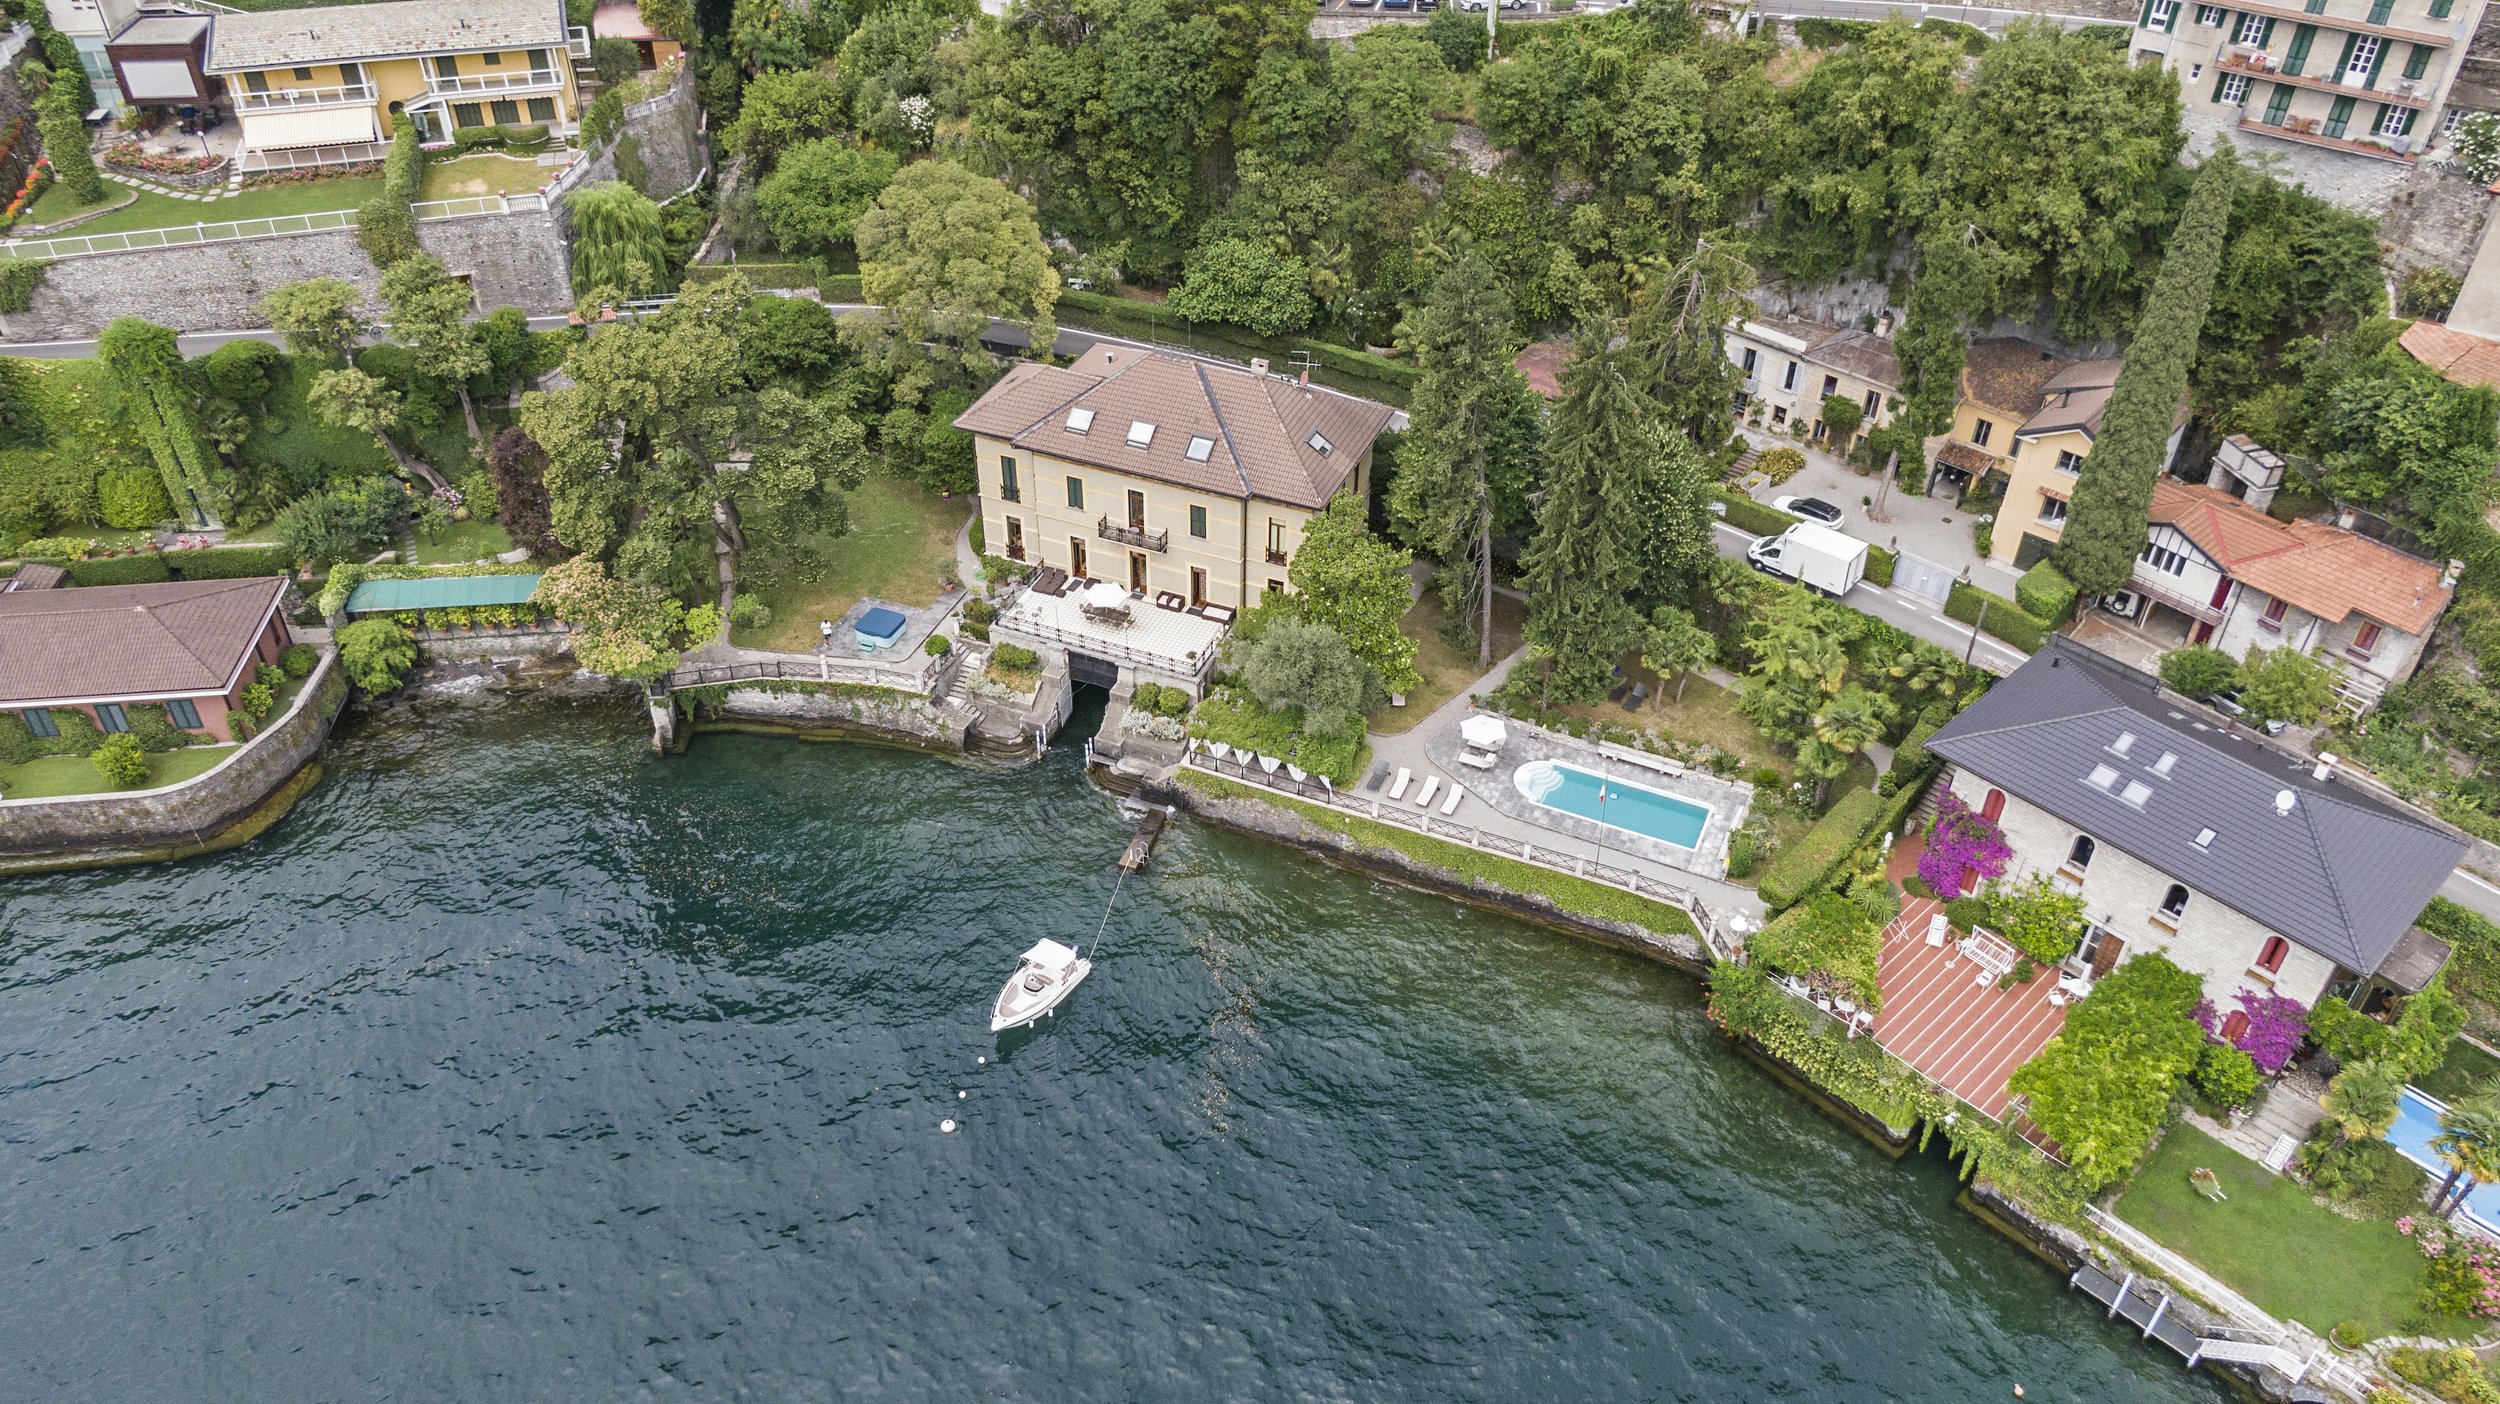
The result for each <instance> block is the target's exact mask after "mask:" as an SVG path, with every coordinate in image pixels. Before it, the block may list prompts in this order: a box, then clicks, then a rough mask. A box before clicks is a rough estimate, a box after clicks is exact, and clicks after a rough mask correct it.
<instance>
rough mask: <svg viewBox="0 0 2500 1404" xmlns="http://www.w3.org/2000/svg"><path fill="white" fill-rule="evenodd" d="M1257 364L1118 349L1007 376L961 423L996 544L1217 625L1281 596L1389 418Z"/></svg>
mask: <svg viewBox="0 0 2500 1404" xmlns="http://www.w3.org/2000/svg"><path fill="white" fill-rule="evenodd" d="M1265 370H1266V368H1265V367H1264V365H1257V364H1254V365H1253V367H1252V368H1251V369H1249V370H1240V369H1235V368H1233V367H1229V366H1220V365H1214V364H1210V363H1207V362H1202V361H1195V360H1190V359H1187V358H1184V357H1180V356H1172V355H1166V354H1163V353H1161V352H1153V351H1143V350H1139V349H1136V348H1133V347H1126V346H1111V345H1097V346H1096V347H1094V348H1093V349H1092V350H1090V351H1087V352H1086V353H1085V354H1084V355H1082V356H1080V357H1078V358H1077V359H1076V361H1075V362H1074V363H1073V364H1071V365H1069V366H1066V367H1064V368H1062V367H1058V366H1049V365H1043V364H1040V363H1038V362H1024V363H1020V364H1018V365H1016V366H1015V367H1013V368H1011V369H1010V370H1009V371H1008V372H1007V374H1006V376H1005V377H1004V378H1002V379H1001V380H1000V381H999V382H998V383H997V384H996V385H993V386H991V387H990V389H989V391H988V392H987V393H985V394H984V395H982V396H981V398H980V399H978V400H976V401H974V402H973V404H972V406H971V408H969V409H967V410H965V411H964V412H963V414H962V415H961V416H959V417H958V418H957V419H956V420H955V427H957V428H959V429H962V430H965V431H966V432H968V433H970V434H971V435H972V436H973V443H974V445H975V450H976V453H977V455H978V457H979V462H980V479H981V529H982V532H983V534H984V536H985V538H986V541H987V548H988V550H989V552H990V553H991V554H993V555H1003V556H1006V557H1007V558H1008V559H1010V560H1016V561H1022V562H1025V563H1026V564H1029V565H1032V566H1034V567H1036V568H1037V569H1041V568H1050V569H1057V570H1059V571H1062V572H1065V573H1066V574H1067V575H1070V576H1073V577H1077V578H1079V579H1085V580H1096V581H1109V582H1113V583H1115V584H1118V585H1121V586H1123V587H1125V588H1126V589H1127V590H1128V591H1129V593H1130V594H1131V595H1132V596H1134V597H1137V598H1141V599H1145V600H1147V601H1149V602H1150V603H1151V604H1152V605H1153V606H1155V607H1158V608H1162V609H1168V610H1175V611H1181V612H1188V613H1196V612H1200V611H1205V610H1210V609H1212V610H1214V611H1216V615H1215V617H1217V618H1219V619H1229V617H1230V616H1229V614H1227V613H1225V611H1230V610H1238V609H1242V608H1246V607H1247V606H1249V605H1250V604H1252V603H1253V602H1255V601H1256V599H1257V598H1258V596H1259V595H1261V594H1263V593H1265V592H1267V591H1271V590H1284V589H1287V588H1288V585H1287V580H1288V577H1287V574H1286V571H1287V568H1288V567H1289V566H1290V565H1291V563H1292V560H1293V553H1294V551H1295V550H1296V549H1297V548H1299V547H1300V545H1301V544H1302V529H1303V526H1304V524H1305V523H1307V522H1308V521H1309V520H1310V519H1311V516H1312V514H1313V513H1315V512H1318V511H1320V510H1322V509H1323V508H1325V507H1326V506H1327V505H1328V503H1329V501H1330V500H1331V499H1332V498H1334V497H1335V496H1336V495H1337V494H1338V493H1340V492H1353V493H1355V494H1357V495H1358V496H1360V495H1363V494H1367V493H1369V491H1370V490H1371V457H1372V442H1373V441H1374V440H1375V439H1377V438H1379V437H1380V434H1381V432H1382V431H1383V430H1385V429H1387V428H1388V427H1389V424H1390V421H1391V419H1392V417H1393V415H1394V411H1392V410H1391V409H1389V407H1388V406H1386V405H1380V404H1374V403H1372V402H1371V401H1369V400H1359V399H1356V398H1354V397H1353V396H1351V395H1341V394H1338V393H1337V392H1335V391H1333V390H1323V389H1319V388H1316V387H1314V386H1311V385H1308V384H1304V383H1301V382H1298V381H1295V380H1293V379H1291V378H1289V377H1284V376H1273V375H1268V374H1266V373H1265Z"/></svg>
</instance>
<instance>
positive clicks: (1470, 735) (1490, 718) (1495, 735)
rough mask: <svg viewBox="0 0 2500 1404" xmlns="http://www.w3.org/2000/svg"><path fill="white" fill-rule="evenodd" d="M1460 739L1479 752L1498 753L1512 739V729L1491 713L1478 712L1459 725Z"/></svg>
mask: <svg viewBox="0 0 2500 1404" xmlns="http://www.w3.org/2000/svg"><path fill="white" fill-rule="evenodd" d="M1458 734H1459V737H1460V739H1462V740H1464V741H1465V742H1466V743H1467V744H1468V745H1470V746H1473V747H1475V748H1476V749H1477V750H1479V751H1498V750H1500V749H1502V743H1503V742H1505V741H1507V740H1509V739H1510V728H1509V727H1507V726H1504V725H1503V724H1502V719H1501V718H1500V717H1497V716H1495V715H1493V714H1492V713H1490V712H1478V713H1476V714H1475V715H1474V716H1472V717H1469V718H1468V719H1467V720H1465V721H1463V722H1460V723H1459V724H1458Z"/></svg>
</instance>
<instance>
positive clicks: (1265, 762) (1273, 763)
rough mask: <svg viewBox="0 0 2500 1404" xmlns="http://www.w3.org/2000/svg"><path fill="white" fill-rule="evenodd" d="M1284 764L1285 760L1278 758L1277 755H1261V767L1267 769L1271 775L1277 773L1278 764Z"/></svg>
mask: <svg viewBox="0 0 2500 1404" xmlns="http://www.w3.org/2000/svg"><path fill="white" fill-rule="evenodd" d="M1283 764H1284V762H1283V761H1280V760H1278V759H1277V758H1276V757H1274V756H1261V757H1259V769H1261V770H1264V771H1266V772H1267V773H1268V774H1270V775H1273V774H1275V773H1276V767H1278V766H1280V765H1283Z"/></svg>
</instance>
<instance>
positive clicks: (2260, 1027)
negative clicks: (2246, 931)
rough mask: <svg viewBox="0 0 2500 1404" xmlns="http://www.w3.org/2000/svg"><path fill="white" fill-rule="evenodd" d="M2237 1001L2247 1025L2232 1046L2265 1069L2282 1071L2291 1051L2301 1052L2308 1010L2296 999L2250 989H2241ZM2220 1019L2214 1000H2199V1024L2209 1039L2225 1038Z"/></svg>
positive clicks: (2307, 1025)
mask: <svg viewBox="0 0 2500 1404" xmlns="http://www.w3.org/2000/svg"><path fill="white" fill-rule="evenodd" d="M2235 1002H2236V1003H2237V1004H2238V1005H2239V1007H2240V1012H2241V1013H2243V1014H2246V1015H2247V1016H2248V1027H2247V1028H2245V1029H2242V1030H2241V1031H2240V1036H2239V1037H2238V1038H2235V1039H2231V1040H2230V1041H2229V1042H2230V1044H2231V1046H2232V1047H2234V1048H2237V1049H2238V1050H2240V1051H2241V1052H2242V1053H2245V1054H2247V1055H2248V1056H2249V1059H2250V1060H2251V1061H2253V1062H2254V1063H2256V1065H2257V1066H2258V1067H2260V1068H2262V1069H2264V1070H2265V1071H2267V1072H2270V1073H2276V1072H2281V1071H2282V1070H2283V1065H2284V1064H2285V1063H2288V1062H2290V1061H2291V1058H2292V1054H2293V1053H2295V1052H2297V1051H2299V1048H2300V1039H2301V1035H2303V1034H2305V1033H2307V1032H2308V1031H2309V1011H2308V1010H2306V1009H2303V1008H2302V1007H2301V1006H2300V1003H2299V1001H2297V1000H2290V999H2285V998H2284V997H2283V996H2281V995H2279V994H2263V995H2261V994H2257V993H2255V992H2254V991H2251V990H2242V991H2240V992H2239V996H2238V998H2237V1000H2236V1001H2235ZM2221 1022H2222V1014H2221V1011H2220V1010H2218V1009H2216V1008H2214V1002H2213V1001H2212V1000H2210V999H2200V1000H2198V1001H2196V1025H2197V1027H2198V1028H2201V1029H2203V1030H2204V1031H2205V1036H2206V1037H2207V1038H2211V1039H2216V1040H2220V1039H2221V1038H2222V1029H2221Z"/></svg>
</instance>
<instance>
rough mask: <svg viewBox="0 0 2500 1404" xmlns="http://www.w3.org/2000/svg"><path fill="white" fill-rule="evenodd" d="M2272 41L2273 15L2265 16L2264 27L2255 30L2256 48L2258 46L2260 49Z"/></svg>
mask: <svg viewBox="0 0 2500 1404" xmlns="http://www.w3.org/2000/svg"><path fill="white" fill-rule="evenodd" d="M2273 42H2274V19H2273V17H2272V16H2268V17H2267V18H2266V22H2265V25H2264V27H2262V28H2260V29H2259V30H2258V31H2257V47H2258V48H2260V49H2262V48H2264V47H2266V46H2267V45H2269V44H2271V43H2273Z"/></svg>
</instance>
